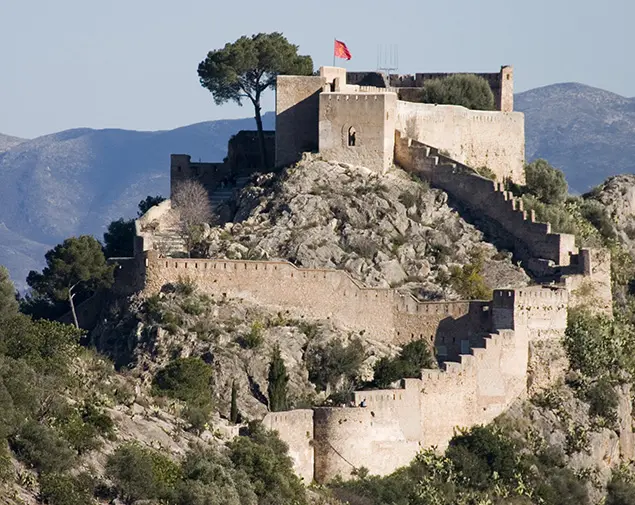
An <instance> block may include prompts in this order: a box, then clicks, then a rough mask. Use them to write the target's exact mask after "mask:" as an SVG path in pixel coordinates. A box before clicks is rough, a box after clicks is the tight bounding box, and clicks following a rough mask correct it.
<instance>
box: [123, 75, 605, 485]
mask: <svg viewBox="0 0 635 505" xmlns="http://www.w3.org/2000/svg"><path fill="white" fill-rule="evenodd" d="M367 74H368V75H367V76H366V77H364V78H363V79H362V78H361V77H360V76H357V77H355V76H350V75H349V76H347V74H346V71H345V70H344V69H341V68H336V67H322V68H321V69H320V75H318V76H280V77H279V78H278V83H277V93H276V137H275V144H276V145H275V159H276V164H277V165H279V166H284V165H289V164H292V163H294V162H296V161H298V160H299V159H300V157H301V155H302V152H305V151H319V152H320V154H321V155H322V156H324V157H325V158H328V159H330V160H332V161H338V162H347V163H350V164H353V165H363V166H366V167H367V168H370V169H372V170H375V171H377V172H379V173H382V172H384V171H385V170H387V169H389V168H390V167H392V165H393V163H396V164H398V165H399V166H401V167H402V168H403V169H404V170H407V171H409V172H410V173H412V174H413V175H415V176H418V177H421V178H423V179H426V180H428V181H429V182H430V183H431V184H432V185H434V186H436V187H439V188H441V189H443V190H445V191H446V192H447V193H448V194H449V195H450V197H451V198H452V200H453V201H454V202H455V203H456V204H457V205H458V206H460V207H461V208H463V209H464V210H465V211H466V212H468V213H470V214H471V215H473V216H478V217H479V218H481V221H480V222H481V223H482V225H483V226H486V227H487V228H488V232H489V233H494V234H496V237H495V238H496V239H497V241H498V242H500V243H501V244H502V245H503V246H505V247H507V248H509V249H510V250H512V251H513V252H514V254H515V256H516V257H517V258H518V259H519V260H520V261H521V262H522V263H523V265H524V266H525V268H526V269H527V270H529V271H531V272H533V274H534V276H535V277H536V278H538V279H543V280H544V281H545V282H544V285H536V286H532V287H527V288H522V289H516V290H495V291H494V296H493V299H492V300H482V301H459V302H421V301H418V300H416V299H415V298H413V297H412V296H411V295H409V294H407V293H402V292H400V291H398V290H393V289H372V288H368V287H366V286H363V285H361V284H360V283H359V282H357V281H355V280H353V279H352V278H351V277H350V276H349V275H348V274H347V273H345V272H343V271H338V270H324V269H304V268H297V267H295V266H294V265H292V264H290V263H287V262H284V261H231V260H221V259H185V258H175V257H171V254H170V248H171V247H172V246H171V245H170V244H166V242H165V239H164V238H162V237H163V235H162V233H164V234H165V230H169V227H170V223H169V216H170V210H171V208H170V205H171V204H170V201H166V202H163V203H162V204H160V205H159V206H157V207H154V208H153V209H150V211H148V213H147V214H146V215H145V216H143V217H142V218H140V219H139V220H138V221H137V224H136V230H137V235H136V238H135V257H134V258H131V259H127V260H125V261H123V263H122V265H123V266H122V268H121V269H120V271H119V273H118V282H117V285H119V288H120V291H121V292H122V293H123V292H132V291H142V292H143V294H144V295H151V294H154V293H157V292H158V291H160V290H161V289H162V288H163V286H164V285H166V284H169V283H175V282H178V281H181V280H183V279H191V280H193V281H195V282H196V283H197V285H198V286H199V289H200V290H201V291H202V292H205V293H207V294H209V295H210V296H213V297H219V298H222V297H226V296H228V297H235V298H245V299H249V300H251V301H253V302H256V303H259V304H263V305H266V306H269V307H272V308H275V309H278V310H285V311H289V312H290V313H292V314H294V315H296V316H297V317H305V318H309V319H311V318H314V319H331V320H333V321H335V322H337V323H338V324H339V325H342V326H344V327H347V328H350V329H351V330H352V331H364V332H367V333H368V335H369V336H371V337H372V338H374V339H377V340H381V341H383V342H387V343H392V344H398V345H402V344H404V343H406V342H409V341H411V340H414V339H421V338H423V339H426V340H427V341H428V342H430V344H431V345H433V346H434V347H435V350H436V355H437V357H438V359H439V361H440V363H441V368H440V369H435V370H422V371H421V374H420V376H419V377H417V378H407V379H403V380H402V381H401V384H400V385H399V387H394V388H393V389H386V390H373V391H357V392H355V394H354V396H355V405H357V406H356V407H330V408H316V409H312V410H296V411H290V412H276V413H270V414H268V415H267V416H266V417H265V419H264V420H263V423H264V424H265V426H267V427H268V428H270V429H274V430H277V431H278V432H279V434H280V437H281V438H282V439H283V440H284V441H285V442H287V444H288V445H289V451H290V455H291V457H292V458H293V460H294V464H295V468H296V471H297V472H298V474H299V475H300V476H302V478H303V479H304V480H305V482H307V483H309V482H311V481H313V480H316V481H318V482H325V481H328V480H330V479H332V478H335V477H337V476H341V477H343V478H348V477H349V476H350V475H351V474H352V472H353V471H354V470H356V469H358V468H360V467H366V468H368V469H369V470H370V472H371V473H373V474H379V475H384V474H387V473H390V472H392V471H394V470H395V469H396V468H398V467H400V466H403V465H406V464H407V463H408V462H409V461H411V460H412V458H413V457H414V456H415V455H416V453H417V452H418V451H419V450H420V449H421V448H423V447H433V446H436V447H438V448H440V449H443V448H444V447H446V446H447V444H448V442H449V440H450V439H451V437H452V435H453V433H454V430H455V429H456V428H457V427H465V426H472V425H475V424H481V423H488V422H490V421H492V420H493V419H494V418H495V417H496V416H497V415H498V414H500V413H501V412H503V411H504V410H505V409H506V408H507V407H508V406H509V405H510V404H511V403H512V402H514V401H515V400H517V399H518V398H522V397H523V396H524V395H526V394H527V392H528V391H530V392H531V391H535V390H539V389H540V388H543V387H545V386H548V385H549V384H551V383H552V382H553V381H554V380H556V379H558V378H559V377H561V376H562V373H563V371H564V370H565V369H566V358H563V353H562V352H561V350H562V348H561V344H560V343H561V340H562V338H563V336H564V331H565V328H566V322H567V310H568V308H569V307H572V306H577V305H581V304H592V306H593V307H594V308H595V309H596V310H598V311H601V312H606V313H608V314H610V313H611V303H612V300H611V290H610V255H609V254H608V252H606V251H601V250H588V249H578V248H577V247H576V245H575V237H573V236H572V235H567V234H558V233H553V232H552V230H551V226H550V225H549V223H539V222H537V221H536V219H535V216H534V215H533V213H527V212H525V211H524V210H523V207H522V202H521V201H519V200H516V199H515V198H513V196H512V195H511V194H510V193H508V192H506V191H505V190H504V188H503V185H502V184H501V183H500V182H496V181H492V180H490V179H486V178H484V177H481V176H480V175H478V173H477V171H476V170H474V169H473V168H472V167H481V166H488V167H489V168H490V169H491V170H492V171H493V172H494V173H495V174H496V176H497V178H498V181H503V180H504V179H511V180H512V181H515V182H523V172H522V169H523V164H524V119H523V116H522V114H520V113H515V112H513V110H512V109H513V79H512V70H511V67H503V68H502V69H501V72H500V74H491V76H490V77H488V79H489V81H488V82H490V86H492V90H493V91H494V93H495V95H496V96H497V103H498V108H499V110H498V111H495V112H491V111H488V112H485V111H468V110H467V109H464V108H462V107H455V106H434V105H429V104H415V103H407V102H404V101H401V100H399V99H398V98H399V97H400V96H401V95H400V94H399V89H402V91H403V90H404V89H406V88H416V87H418V86H420V85H421V83H422V82H423V80H425V79H427V78H430V77H431V75H429V74H416V75H415V76H399V77H395V76H390V77H389V78H387V77H386V76H381V75H370V73H367ZM494 76H497V77H494ZM358 77H359V78H358ZM356 79H357V83H355V82H354V81H355V80H356ZM364 79H366V80H364ZM347 80H348V82H347ZM351 82H353V83H351ZM368 82H370V83H371V85H370V86H368V85H367V84H368ZM247 137H249V136H247ZM179 167H180V170H179ZM222 170H224V168H223V167H222V166H219V165H218V164H209V166H203V165H202V164H193V163H191V162H190V160H189V157H184V156H173V159H172V168H171V172H172V176H173V177H176V178H180V179H182V178H184V177H193V178H199V179H202V180H203V181H206V180H207V178H210V180H216V178H217V177H216V175H214V174H215V173H217V172H218V171H222ZM162 230H163V231H162ZM492 230H493V232H492ZM122 283H124V284H125V286H124V287H122V286H120V284H122ZM361 404H364V405H365V407H361V406H360V405H361Z"/></svg>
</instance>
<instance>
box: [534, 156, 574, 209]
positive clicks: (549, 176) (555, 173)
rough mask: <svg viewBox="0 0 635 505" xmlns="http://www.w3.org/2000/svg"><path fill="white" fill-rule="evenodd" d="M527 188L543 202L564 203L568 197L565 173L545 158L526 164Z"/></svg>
mask: <svg viewBox="0 0 635 505" xmlns="http://www.w3.org/2000/svg"><path fill="white" fill-rule="evenodd" d="M525 182H526V189H527V192H528V193H529V194H532V195H534V196H536V197H537V198H538V199H539V200H540V201H541V202H543V203H549V204H553V203H562V202H564V201H565V199H566V198H567V194H568V189H569V187H568V185H567V180H566V179H565V177H564V174H563V173H562V172H561V171H560V170H558V169H557V168H554V167H552V166H551V165H550V164H549V162H547V161H545V160H541V159H539V160H535V161H532V162H531V163H529V164H528V165H526V166H525Z"/></svg>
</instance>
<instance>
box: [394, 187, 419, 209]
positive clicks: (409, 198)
mask: <svg viewBox="0 0 635 505" xmlns="http://www.w3.org/2000/svg"><path fill="white" fill-rule="evenodd" d="M420 200H421V195H417V194H416V193H413V192H412V191H404V192H403V193H401V194H400V195H399V201H400V202H401V204H402V205H403V206H404V207H405V208H406V209H409V208H410V207H414V206H415V205H417V203H419V201H420Z"/></svg>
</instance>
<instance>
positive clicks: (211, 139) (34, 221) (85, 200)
mask: <svg viewBox="0 0 635 505" xmlns="http://www.w3.org/2000/svg"><path fill="white" fill-rule="evenodd" d="M515 110H518V111H521V112H524V113H525V132H526V157H527V160H528V161H531V160H533V159H536V158H545V159H547V160H549V161H550V162H551V163H552V164H553V165H554V166H557V167H559V168H561V169H562V170H563V171H564V172H565V174H566V176H567V180H568V181H569V183H570V189H571V191H572V192H577V193H581V192H584V191H586V190H588V189H590V188H591V187H593V186H595V185H597V184H599V183H601V182H602V181H603V180H604V179H606V178H607V177H609V176H611V175H615V174H621V173H633V172H635V99H631V98H625V97H622V96H619V95H616V94H614V93H610V92H608V91H604V90H601V89H597V88H592V87H589V86H585V85H581V84H576V83H566V84H555V85H551V86H546V87H543V88H537V89H533V90H530V91H526V92H524V93H520V94H517V95H516V97H515ZM263 122H264V127H265V128H267V129H273V128H274V122H275V116H274V114H273V113H271V112H270V113H267V114H265V115H264V117H263ZM243 129H255V121H254V120H253V119H237V120H219V121H208V122H203V123H198V124H193V125H189V126H185V127H182V128H177V129H174V130H169V131H156V132H140V131H130V130H118V129H105V130H93V129H89V128H78V129H72V130H66V131H62V132H59V133H53V134H51V135H45V136H42V137H38V138H35V139H30V140H27V139H21V138H17V137H11V136H8V135H3V134H0V202H1V203H0V264H3V265H6V266H7V267H8V268H9V271H10V272H11V275H12V278H13V279H14V280H15V282H16V285H17V287H18V289H24V288H25V287H26V285H25V282H24V279H25V277H26V274H27V273H28V271H29V270H32V269H39V268H41V267H42V265H43V262H44V253H45V252H46V251H47V250H48V249H50V248H51V247H52V246H53V245H55V244H57V243H59V242H61V241H62V240H64V238H67V237H70V236H74V235H79V234H83V233H89V234H93V235H95V236H96V237H98V238H101V237H102V234H103V232H104V231H105V229H106V226H107V225H108V223H109V222H110V221H112V220H114V219H118V218H119V217H126V218H128V217H132V216H134V215H135V213H136V208H137V204H138V202H139V201H140V200H142V199H143V198H145V197H146V196H147V195H157V194H161V195H168V190H169V169H168V167H169V156H170V154H171V153H187V154H190V155H191V156H192V159H193V160H199V159H201V160H204V161H220V160H222V159H223V157H224V156H225V155H226V149H227V141H228V140H229V137H230V136H231V135H233V134H234V133H236V132H237V131H239V130H243Z"/></svg>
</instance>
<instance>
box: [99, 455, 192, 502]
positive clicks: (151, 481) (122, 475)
mask: <svg viewBox="0 0 635 505" xmlns="http://www.w3.org/2000/svg"><path fill="white" fill-rule="evenodd" d="M106 474H107V475H108V477H110V478H111V479H112V481H113V482H114V483H115V486H116V487H117V489H118V491H119V494H120V496H121V497H122V498H123V499H124V501H125V502H126V503H127V504H132V503H134V502H135V501H137V500H151V499H155V498H158V499H161V498H163V497H165V496H167V495H168V493H169V492H170V491H171V490H172V489H173V488H174V487H175V485H176V483H177V482H178V480H179V479H180V476H181V472H180V469H179V467H178V465H177V464H176V463H174V462H173V461H171V460H170V459H169V458H167V457H166V456H164V455H162V454H161V453H159V452H156V451H154V450H151V449H147V448H144V447H141V446H140V445H138V444H136V443H127V444H124V445H121V446H119V447H118V448H117V450H116V451H115V452H114V453H113V454H112V455H110V456H109V457H108V461H107V463H106Z"/></svg>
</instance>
